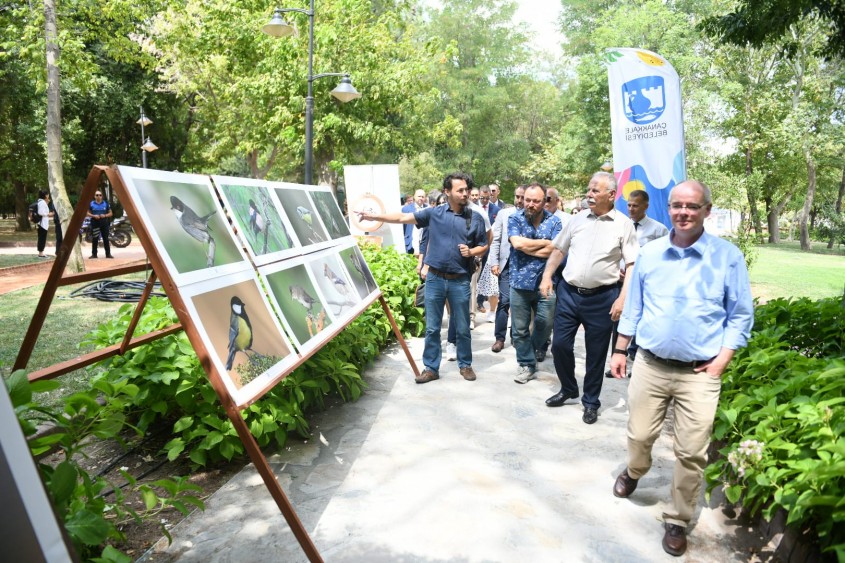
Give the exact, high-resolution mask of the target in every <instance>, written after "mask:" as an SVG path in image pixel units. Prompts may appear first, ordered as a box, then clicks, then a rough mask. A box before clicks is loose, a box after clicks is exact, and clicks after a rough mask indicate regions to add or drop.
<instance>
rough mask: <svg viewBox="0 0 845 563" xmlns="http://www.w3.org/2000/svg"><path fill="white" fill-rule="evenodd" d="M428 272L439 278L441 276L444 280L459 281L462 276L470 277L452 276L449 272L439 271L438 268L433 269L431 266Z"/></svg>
mask: <svg viewBox="0 0 845 563" xmlns="http://www.w3.org/2000/svg"><path fill="white" fill-rule="evenodd" d="M428 271H429V272H431V273H432V274H437V275H438V276H440V277H441V278H443V279H444V280H454V279H458V278H460V277H462V276H466V275H468V274H450V273H449V272H443V271H440V270H438V269H437V268H432V267H431V266H429V267H428Z"/></svg>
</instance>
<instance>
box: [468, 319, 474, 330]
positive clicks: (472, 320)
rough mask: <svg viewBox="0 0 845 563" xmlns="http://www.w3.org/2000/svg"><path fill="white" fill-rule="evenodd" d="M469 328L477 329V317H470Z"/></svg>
mask: <svg viewBox="0 0 845 563" xmlns="http://www.w3.org/2000/svg"><path fill="white" fill-rule="evenodd" d="M469 329H470V330H475V319H470V320H469Z"/></svg>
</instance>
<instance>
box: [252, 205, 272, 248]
mask: <svg viewBox="0 0 845 563" xmlns="http://www.w3.org/2000/svg"><path fill="white" fill-rule="evenodd" d="M249 226H250V228H251V229H252V234H254V235H255V236H259V235H260V234H261V233H264V246H263V248H262V250H261V254H267V249H268V239H269V235H270V231H269V229H268V227H269V223H268V222H267V221H266V220H265V219H264V216H263V215H262V214H261V212H260V211H259V210H258V206H257V205H256V204H255V201H253V200H252V199H250V200H249Z"/></svg>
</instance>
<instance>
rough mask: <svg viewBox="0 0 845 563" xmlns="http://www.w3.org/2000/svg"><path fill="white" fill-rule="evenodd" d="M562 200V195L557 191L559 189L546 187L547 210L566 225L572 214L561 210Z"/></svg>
mask: <svg viewBox="0 0 845 563" xmlns="http://www.w3.org/2000/svg"><path fill="white" fill-rule="evenodd" d="M559 202H560V195H559V194H558V193H557V190H556V189H554V188H547V189H546V211H548V212H549V213H551V214H552V215H554V216H555V217H557V218H558V219H560V224H561V225H563V226H564V227H565V226H566V224H567V223H568V222H569V220H570V219H571V218H572V215H569V214H566V213H564V212H563V211H561V210H560V206H559Z"/></svg>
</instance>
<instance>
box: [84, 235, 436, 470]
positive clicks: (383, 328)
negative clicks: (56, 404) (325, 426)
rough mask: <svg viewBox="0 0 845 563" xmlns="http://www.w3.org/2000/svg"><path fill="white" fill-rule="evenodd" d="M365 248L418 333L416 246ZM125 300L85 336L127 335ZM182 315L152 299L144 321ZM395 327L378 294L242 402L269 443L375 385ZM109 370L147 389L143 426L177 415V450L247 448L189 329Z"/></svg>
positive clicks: (105, 340)
mask: <svg viewBox="0 0 845 563" xmlns="http://www.w3.org/2000/svg"><path fill="white" fill-rule="evenodd" d="M364 253H365V257H366V259H367V260H368V262H369V263H370V265H371V268H372V270H373V275H374V277H375V278H376V281H377V282H378V283H379V285H380V287H381V290H382V292H383V293H384V297H385V299H386V300H387V302H388V304H389V306H390V308H391V312H392V313H393V315H394V316H395V319H396V322H397V324H398V325H399V326H400V327H404V329H405V330H406V331H408V332H410V333H411V334H414V335H418V334H420V333H421V332H422V330H423V317H422V312H421V310H420V309H418V308H416V307H414V304H413V290H414V287H415V285H416V279H415V278H416V273H415V270H414V265H413V262H411V261H409V260H411V259H410V258H409V257H408V256H406V255H400V254H398V253H395V252H393V251H383V252H382V251H379V250H377V249H376V248H374V247H365V248H364ZM132 312H133V306H132V305H124V306H123V307H122V308H121V309H120V311H119V313H118V314H117V315H116V316H115V317H114V318H113V319H112V320H110V321H109V322H106V323H103V324H102V325H100V326H99V327H98V328H97V329H96V330H95V331H93V332H92V333H91V334H90V335H89V336H88V338H87V340H86V342H84V343H83V344H86V345H88V344H91V345H96V346H97V347H103V346H108V345H111V344H113V343H115V342H119V341H120V340H121V339H122V338H123V335H124V333H125V332H126V328H127V326H128V323H129V321H130V319H131V317H132ZM175 321H176V314H175V312H174V311H173V309H172V308H171V307H170V304H169V302H168V301H167V300H165V299H152V300H150V302H149V303H148V304H147V306H146V308H145V310H144V313H143V314H142V316H141V319H140V321H139V323H138V328H137V329H136V330H137V333H138V334H143V333H147V332H151V331H154V330H158V329H161V328H163V327H165V326H168V325H170V324H172V323H173V322H175ZM391 334H392V332H391V327H390V324H389V322H388V321H387V318H386V316H385V315H384V311H383V310H382V308H381V307H380V306H379V305H378V304H377V303H376V304H373V306H371V307H370V308H369V309H367V310H366V311H364V313H362V314H361V315H360V316H359V317H358V318H357V319H355V321H353V322H352V323H351V324H350V326H349V327H348V328H347V329H346V330H343V331H341V332H340V333H339V334H338V335H337V336H335V337H334V338H333V339H332V340H331V341H329V342H328V343H327V344H326V345H325V346H324V347H323V348H321V349H320V350H319V351H318V352H317V353H316V354H314V355H313V356H312V357H311V358H310V359H309V360H308V361H306V362H305V363H304V364H303V365H301V366H300V367H298V368H297V369H296V370H294V371H293V372H292V373H290V374H289V375H288V376H287V377H286V378H284V379H283V380H282V381H281V382H280V383H279V384H277V385H276V386H275V387H274V388H273V389H272V390H270V391H269V392H268V393H267V394H266V395H265V396H264V397H262V398H261V399H260V400H259V401H257V402H256V403H254V404H253V405H250V406H249V407H248V408H246V409H244V410H243V411H242V416H243V417H244V419H245V421H246V424H247V426H248V427H249V429H250V432H251V433H252V435H253V436H254V437H255V439H256V441H257V442H258V444H259V446H261V447H265V446H269V445H272V444H275V445H277V446H284V444H285V442H286V441H287V437H288V433H290V432H296V433H298V434H299V435H300V436H303V437H307V436H308V435H309V426H308V421H307V420H306V418H305V413H307V412H308V411H309V410H311V409H314V408H320V409H322V408H324V407H325V399H326V397H327V396H330V395H332V394H336V395H339V396H340V397H341V398H342V399H343V400H345V401H354V400H356V399H357V398H358V397H360V395H361V392H362V391H363V389H364V388H365V387H366V383H365V382H364V381H363V380H362V378H361V373H362V372H363V369H364V367H365V366H366V365H367V364H368V363H369V362H370V361H372V360H373V359H374V358H376V357H377V356H378V353H379V350H380V349H381V348H382V347H383V346H384V345H385V344H386V342H387V341H388V339H389V338H390V336H391ZM102 368H105V371H104V372H103V373H102V375H101V376H99V377H100V378H101V379H102V380H103V381H107V382H109V383H110V384H111V385H114V386H118V385H131V386H133V388H135V389H137V392H136V393H134V394H133V395H132V396H131V397H129V398H127V399H125V401H124V402H125V405H126V412H127V416H129V417H131V418H133V419H136V420H137V421H136V424H137V426H138V428H139V429H140V430H145V429H146V428H148V427H149V426H150V425H151V424H152V423H153V422H155V421H158V420H161V419H166V420H172V421H174V422H173V439H172V440H170V441H169V442H168V443H167V444H166V445H165V450H166V452H167V456H168V458H169V459H171V460H173V459H176V458H177V457H178V456H179V455H181V454H182V453H183V452H186V453H187V455H188V457H189V458H190V459H191V461H192V462H193V463H195V464H197V465H202V466H205V465H208V464H214V463H218V462H220V461H222V460H231V459H233V458H235V457H239V456H242V455H243V454H244V449H243V444H242V443H241V441H240V439H239V437H238V435H237V432H236V430H235V428H234V425H233V424H232V422H231V421H230V420H229V419H228V418H227V417H226V415H225V412H224V411H223V409H222V407H221V405H220V403H219V401H218V400H217V397H216V394H215V392H214V390H213V389H212V387H211V385H210V384H209V382H208V379H207V377H206V375H205V372H204V370H203V368H202V366H201V365H200V363H199V360H198V358H197V357H196V354H195V353H194V350H193V347H192V346H191V343H190V341H189V340H188V338H187V336H186V335H185V333H184V332H180V333H178V334H174V335H169V336H166V337H164V338H161V339H158V340H156V341H154V342H151V343H150V344H148V345H146V346H143V347H140V348H137V349H134V350H131V351H129V352H127V353H126V354H125V355H123V356H117V357H113V358H110V359H108V360H106V361H104V362H103V363H102V364H100V366H99V367H98V369H102Z"/></svg>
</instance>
